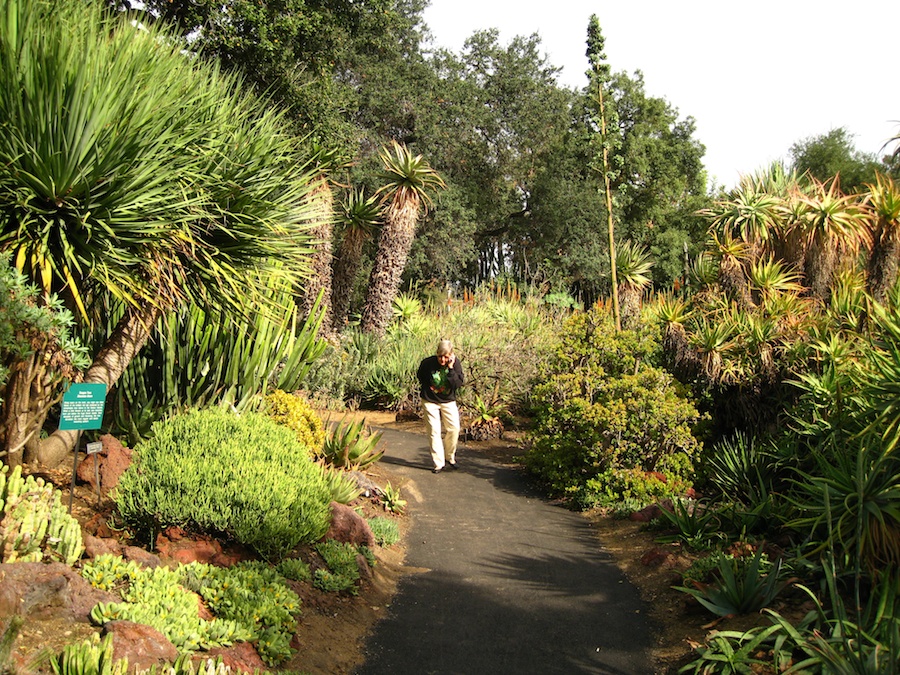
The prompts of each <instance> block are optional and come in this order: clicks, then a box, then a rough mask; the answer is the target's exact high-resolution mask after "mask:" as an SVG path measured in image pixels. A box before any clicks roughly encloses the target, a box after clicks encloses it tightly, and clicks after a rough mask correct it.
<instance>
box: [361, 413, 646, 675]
mask: <svg viewBox="0 0 900 675" xmlns="http://www.w3.org/2000/svg"><path fill="white" fill-rule="evenodd" d="M382 431H383V433H384V436H383V438H384V442H385V443H386V448H387V451H386V453H385V456H384V458H383V459H382V460H381V461H382V462H384V463H386V464H389V465H390V468H391V471H393V472H396V473H397V474H399V475H402V476H404V477H406V478H407V482H406V484H405V485H404V487H403V496H404V498H405V499H407V500H408V505H407V509H408V512H409V514H410V516H411V517H412V523H413V524H412V527H411V530H410V533H409V546H408V551H407V558H406V564H407V565H409V566H411V567H413V568H421V569H422V571H421V572H420V573H413V574H410V575H407V576H406V577H404V578H403V579H402V580H401V582H400V587H399V590H398V593H397V595H396V597H395V598H394V601H393V603H392V605H391V607H390V610H389V614H388V617H387V618H386V619H385V620H383V621H382V622H380V623H379V624H378V625H377V626H376V628H375V632H374V633H373V635H372V636H371V637H370V639H369V641H368V643H367V645H366V663H365V664H364V665H363V667H362V668H361V669H360V670H359V671H358V672H357V675H429V674H441V675H482V674H484V675H488V674H490V675H504V674H506V673H521V674H529V673H535V674H541V675H546V674H551V673H560V674H566V675H568V674H574V673H592V674H602V675H623V674H634V675H649V674H651V673H652V672H653V667H652V662H651V659H650V656H649V649H650V646H651V644H652V627H651V625H650V623H649V619H648V618H647V608H646V606H645V605H643V604H642V602H641V601H640V599H639V597H638V594H637V591H636V589H635V588H634V587H633V586H631V585H630V584H628V582H627V581H626V580H625V578H624V577H623V575H622V574H621V572H620V571H619V570H618V568H617V567H616V566H615V565H614V563H613V562H612V559H611V556H610V555H608V554H606V553H604V552H603V551H602V550H599V545H598V542H597V539H596V537H595V536H594V533H593V532H592V530H591V528H590V524H589V523H588V522H587V520H586V519H585V518H583V517H582V516H581V515H579V514H577V513H573V512H571V511H567V510H565V509H563V508H561V507H559V506H553V505H551V504H549V503H548V502H547V501H546V500H544V499H542V498H541V497H540V495H538V494H537V493H536V492H535V491H533V490H532V489H530V488H529V487H528V485H527V483H526V482H525V481H524V480H523V479H522V477H521V476H520V475H519V473H518V472H517V471H516V470H514V469H510V468H506V467H502V466H499V465H497V464H495V463H493V462H491V461H490V460H488V459H486V458H485V457H483V456H481V455H479V454H478V453H476V452H472V451H467V450H466V449H465V448H464V447H462V448H461V449H460V451H459V453H458V460H459V465H460V467H461V468H460V470H459V471H455V472H453V471H449V470H444V471H443V472H442V473H440V474H436V475H435V474H432V473H431V472H430V465H431V460H430V457H429V454H428V447H427V443H428V441H427V438H426V437H425V436H424V435H417V434H411V433H406V432H400V431H394V430H389V429H383V430H382Z"/></svg>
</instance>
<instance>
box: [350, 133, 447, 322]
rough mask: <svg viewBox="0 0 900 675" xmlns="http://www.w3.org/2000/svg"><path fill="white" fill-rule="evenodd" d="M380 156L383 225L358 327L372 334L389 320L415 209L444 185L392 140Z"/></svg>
mask: <svg viewBox="0 0 900 675" xmlns="http://www.w3.org/2000/svg"><path fill="white" fill-rule="evenodd" d="M381 160H382V162H384V173H383V175H382V177H383V178H384V179H385V180H386V183H385V184H384V185H383V186H382V187H381V188H379V190H378V192H379V193H380V194H381V195H382V202H383V204H384V225H383V226H382V228H381V236H380V237H379V240H378V251H377V252H376V254H375V263H374V266H373V268H372V276H371V277H370V279H369V289H368V294H367V296H366V304H365V307H364V308H363V315H362V329H363V330H364V331H366V332H368V333H374V334H376V335H382V334H384V331H385V328H387V325H388V323H389V322H390V319H391V315H392V310H391V303H393V301H394V298H395V297H396V295H397V290H398V289H399V288H400V279H401V277H402V275H403V268H404V267H406V259H407V256H408V255H409V249H410V247H411V246H412V242H413V239H414V237H415V235H416V224H417V222H418V220H419V210H420V208H422V207H423V206H424V207H425V208H426V210H427V208H428V205H429V204H430V202H431V198H430V195H429V192H430V191H431V190H432V189H434V188H438V187H445V185H444V181H443V179H442V178H441V177H440V176H439V175H438V173H437V172H436V171H435V170H434V169H432V168H431V167H430V166H428V163H427V162H426V161H425V160H424V159H423V158H422V155H416V156H413V155H412V153H411V152H410V151H409V150H408V149H407V148H406V146H404V145H401V144H400V143H397V142H396V141H393V142H392V144H391V149H390V150H385V151H384V152H382V154H381Z"/></svg>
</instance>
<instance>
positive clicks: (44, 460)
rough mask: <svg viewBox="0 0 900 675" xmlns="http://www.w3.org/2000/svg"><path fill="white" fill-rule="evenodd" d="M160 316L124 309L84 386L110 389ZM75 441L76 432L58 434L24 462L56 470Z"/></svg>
mask: <svg viewBox="0 0 900 675" xmlns="http://www.w3.org/2000/svg"><path fill="white" fill-rule="evenodd" d="M162 313H163V312H162V309H161V308H160V307H156V306H152V305H147V304H145V305H142V306H140V307H129V308H128V309H126V310H125V315H124V316H123V317H122V319H121V320H120V321H119V323H118V325H117V326H116V327H115V329H114V330H113V332H112V334H111V335H110V336H109V339H108V340H107V341H106V344H105V345H103V347H102V348H101V349H100V351H99V352H98V353H97V356H96V357H95V358H94V362H93V363H92V364H91V366H90V368H88V369H87V372H86V373H85V375H84V382H96V383H99V384H105V385H106V387H107V390H108V389H110V388H112V386H113V385H114V384H115V383H116V382H118V380H119V378H120V377H121V376H122V373H123V372H125V368H127V367H128V364H129V363H131V360H132V359H133V358H134V357H135V356H136V355H137V353H138V352H139V351H140V350H141V348H142V347H143V346H144V345H145V344H146V343H147V340H148V339H149V338H150V334H151V333H152V331H153V326H154V325H155V324H156V322H157V321H158V320H159V318H160V317H161V316H162ZM77 439H78V431H77V430H67V431H60V430H57V431H55V432H54V433H53V434H52V435H51V436H50V437H49V438H46V439H44V440H43V441H41V443H40V444H39V445H38V446H37V447H36V448H35V451H34V453H33V455H32V454H31V453H26V455H25V461H26V462H29V463H34V462H36V463H38V464H42V465H44V466H46V467H50V468H52V467H55V466H58V465H59V464H60V463H61V462H62V461H63V460H64V459H66V458H67V457H68V456H69V455H70V453H71V452H72V450H73V449H74V448H75V443H76V442H77Z"/></svg>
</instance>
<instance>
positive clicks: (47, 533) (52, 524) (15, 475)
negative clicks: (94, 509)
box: [0, 466, 84, 565]
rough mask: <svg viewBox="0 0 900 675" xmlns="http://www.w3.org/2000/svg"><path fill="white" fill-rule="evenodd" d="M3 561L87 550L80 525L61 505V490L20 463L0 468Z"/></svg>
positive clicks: (70, 557)
mask: <svg viewBox="0 0 900 675" xmlns="http://www.w3.org/2000/svg"><path fill="white" fill-rule="evenodd" d="M0 507H2V508H0V562H16V561H21V562H40V561H41V560H44V559H45V558H47V559H51V560H52V559H62V560H64V561H65V562H66V564H68V565H72V564H74V563H75V561H77V560H78V559H79V558H80V557H81V554H82V553H83V552H84V544H83V541H82V535H81V527H80V526H79V525H78V522H77V521H76V520H75V519H74V518H72V516H70V515H69V514H68V513H67V512H66V510H65V508H64V507H63V506H62V500H61V495H60V492H59V491H58V490H57V489H56V488H54V487H53V486H52V485H49V484H47V483H45V482H44V479H42V478H35V477H34V476H28V477H26V478H22V470H21V467H19V466H16V467H15V468H13V470H12V471H11V472H10V471H9V468H8V467H6V466H4V467H2V469H0Z"/></svg>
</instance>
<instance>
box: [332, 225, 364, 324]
mask: <svg viewBox="0 0 900 675" xmlns="http://www.w3.org/2000/svg"><path fill="white" fill-rule="evenodd" d="M365 240H366V234H365V233H364V232H363V230H361V229H360V228H357V227H348V228H347V232H346V233H345V234H344V240H343V241H342V242H341V248H340V251H338V254H337V257H336V258H335V260H334V277H333V279H332V289H331V332H332V333H340V332H341V331H342V330H343V329H344V326H345V325H346V323H347V315H348V314H349V313H350V297H351V295H352V294H353V286H354V282H355V281H356V273H357V272H358V271H359V262H360V260H362V251H363V244H364V243H365Z"/></svg>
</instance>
